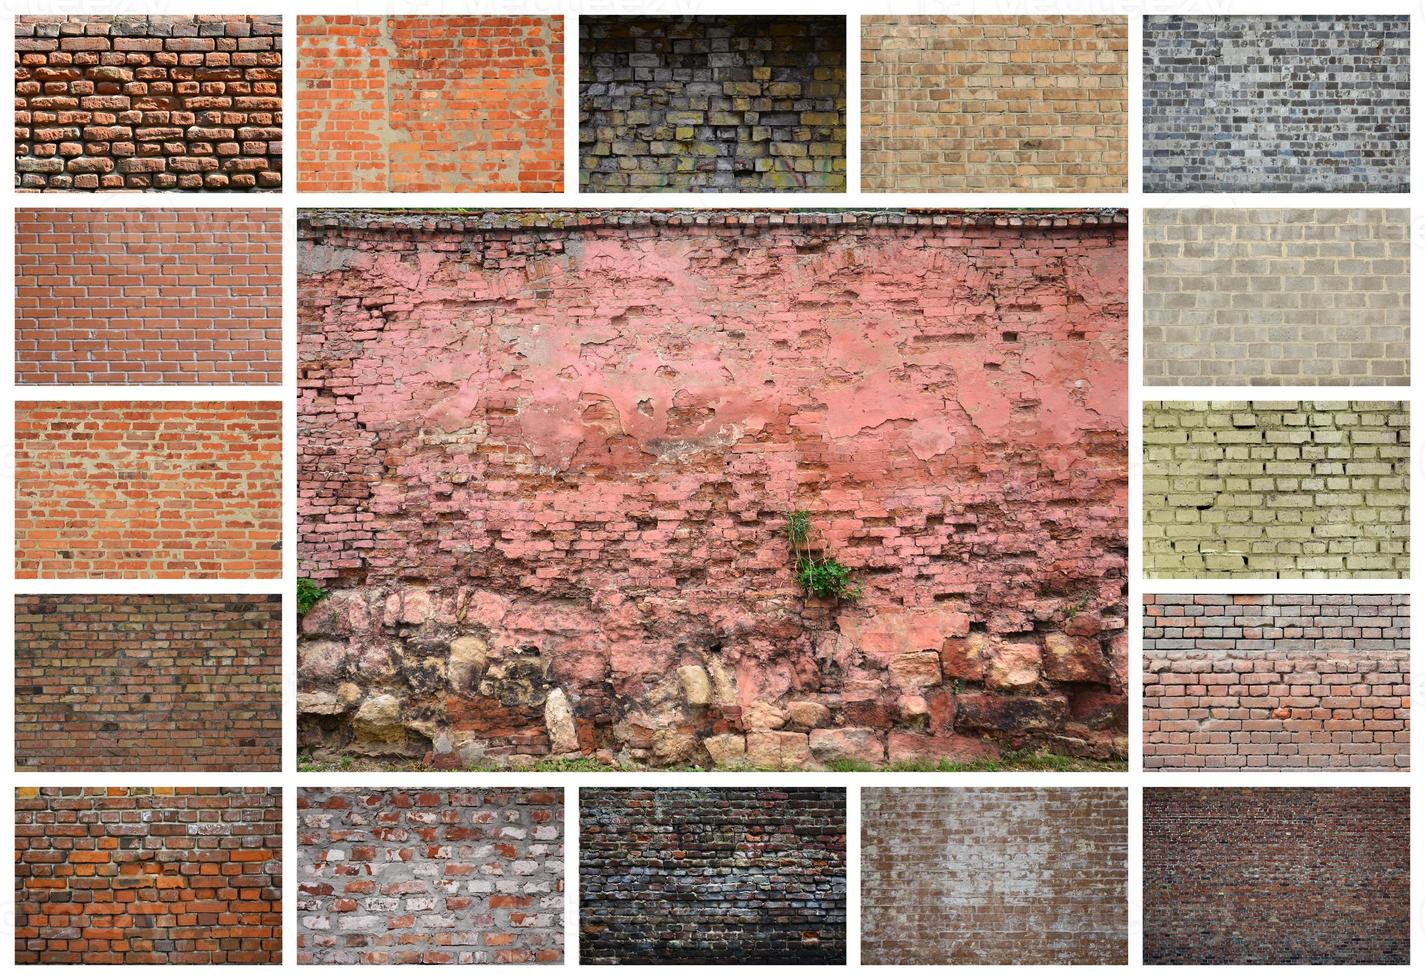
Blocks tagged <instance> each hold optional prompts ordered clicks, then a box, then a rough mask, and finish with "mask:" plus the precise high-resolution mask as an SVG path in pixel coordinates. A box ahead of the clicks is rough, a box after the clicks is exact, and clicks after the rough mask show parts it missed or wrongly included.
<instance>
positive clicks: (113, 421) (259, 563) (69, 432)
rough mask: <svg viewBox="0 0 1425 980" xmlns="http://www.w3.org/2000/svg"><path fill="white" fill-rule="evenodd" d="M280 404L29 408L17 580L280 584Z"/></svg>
mask: <svg viewBox="0 0 1425 980" xmlns="http://www.w3.org/2000/svg"><path fill="white" fill-rule="evenodd" d="M281 574H282V407H281V405H279V404H278V403H276V402H108V401H101V402H21V403H19V404H18V405H16V407H15V575H16V577H17V578H86V577H89V578H93V577H104V578H276V577H277V576H279V575H281Z"/></svg>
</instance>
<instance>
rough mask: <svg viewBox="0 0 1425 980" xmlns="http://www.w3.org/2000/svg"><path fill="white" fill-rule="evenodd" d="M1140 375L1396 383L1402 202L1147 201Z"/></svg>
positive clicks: (1404, 313) (1404, 244)
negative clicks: (1241, 204)
mask: <svg viewBox="0 0 1425 980" xmlns="http://www.w3.org/2000/svg"><path fill="white" fill-rule="evenodd" d="M1143 226H1144V227H1143V238H1144V243H1145V245H1144V259H1143V343H1144V347H1143V378H1144V381H1145V382H1146V383H1147V384H1154V385H1175V384H1198V385H1201V384H1222V385H1408V384H1409V383H1410V212H1409V211H1408V210H1405V209H1404V208H1400V209H1388V208H1354V209H1351V210H1344V209H1327V208H1293V209H1290V210H1288V209H1284V208H1251V209H1234V208H1191V209H1174V210H1157V209H1151V210H1148V211H1145V212H1144V219H1143Z"/></svg>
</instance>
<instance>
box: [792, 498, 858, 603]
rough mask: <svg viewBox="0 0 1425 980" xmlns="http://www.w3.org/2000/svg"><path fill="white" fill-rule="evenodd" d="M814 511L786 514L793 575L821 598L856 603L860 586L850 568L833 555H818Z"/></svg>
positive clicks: (798, 511) (802, 586)
mask: <svg viewBox="0 0 1425 980" xmlns="http://www.w3.org/2000/svg"><path fill="white" fill-rule="evenodd" d="M811 532H812V526H811V513H810V512H808V511H805V510H794V511H791V512H789V513H788V514H787V544H788V545H789V546H790V548H791V552H792V575H793V577H794V578H795V579H796V581H797V585H799V586H801V588H802V591H803V592H805V593H806V594H807V595H810V596H815V597H816V598H818V599H837V600H846V601H850V602H854V601H855V600H857V599H859V598H861V587H860V586H859V585H856V584H855V582H854V581H853V580H852V572H851V569H849V568H847V567H846V566H845V565H843V564H841V562H839V561H837V560H836V558H834V557H833V556H831V555H821V556H820V557H818V556H817V555H816V554H815V553H814V552H815V550H816V549H813V548H812V547H811V546H810V544H809V542H810V540H811Z"/></svg>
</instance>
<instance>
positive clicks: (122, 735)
mask: <svg viewBox="0 0 1425 980" xmlns="http://www.w3.org/2000/svg"><path fill="white" fill-rule="evenodd" d="M15 695H16V697H15V767H16V768H17V769H27V770H32V769H45V770H79V771H100V770H124V771H134V772H138V771H158V770H167V771H171V772H187V771H195V770H205V769H208V770H228V771H240V770H246V771H255V770H277V769H280V768H281V767H282V600H281V597H279V596H245V595H54V596H17V597H16V598H15Z"/></svg>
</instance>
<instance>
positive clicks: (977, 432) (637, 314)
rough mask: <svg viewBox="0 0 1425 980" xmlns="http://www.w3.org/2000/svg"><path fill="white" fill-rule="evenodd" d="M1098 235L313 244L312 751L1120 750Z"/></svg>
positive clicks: (308, 227) (940, 231)
mask: <svg viewBox="0 0 1425 980" xmlns="http://www.w3.org/2000/svg"><path fill="white" fill-rule="evenodd" d="M1121 217H1122V216H1121V214H1116V213H1115V214H1099V213H1095V212H1072V213H1057V212H1056V213H1053V214H1049V215H1047V216H1043V217H1036V218H1033V219H1028V218H1025V217H1023V216H1021V215H1019V214H1013V215H1009V214H1005V213H1000V212H988V213H973V214H968V215H967V214H964V213H944V212H941V213H925V214H910V215H907V214H903V213H899V212H866V211H861V212H832V213H824V212H823V213H808V214H791V213H783V212H771V213H767V212H740V213H729V212H698V213H697V214H696V215H694V214H693V213H691V212H683V213H679V212H579V213H578V215H577V216H575V215H574V214H573V213H563V214H559V213H543V214H535V213H530V212H522V213H518V214H514V215H511V214H509V213H505V212H502V213H495V214H487V215H468V216H449V215H441V216H438V217H433V216H422V215H405V216H398V217H393V216H391V215H378V214H366V213H351V212H342V213H331V212H321V213H315V214H313V213H308V214H307V215H306V218H305V220H304V221H303V222H302V223H301V237H302V242H301V249H302V260H301V266H302V270H301V277H300V313H299V323H300V338H299V347H300V360H301V370H300V374H301V382H300V385H301V391H300V431H301V443H300V447H299V471H300V489H299V495H300V505H299V526H300V532H301V539H300V546H299V560H300V565H301V569H302V571H301V574H303V575H307V576H311V577H312V578H314V579H317V580H319V581H321V582H323V583H325V584H326V585H328V586H330V587H332V588H333V589H334V593H333V595H332V596H331V597H329V598H328V599H326V600H325V601H324V602H322V603H321V604H319V605H318V606H317V607H316V608H315V609H313V611H312V612H311V613H310V614H309V615H308V616H307V617H306V619H305V621H304V623H303V626H302V630H303V641H304V642H302V643H301V645H300V647H299V663H300V666H299V675H300V682H301V691H302V700H301V702H300V704H299V707H300V708H301V711H302V713H303V715H304V716H305V718H306V720H307V721H308V722H310V724H309V725H307V726H306V727H305V729H304V736H303V737H304V739H305V740H306V744H307V745H309V746H311V747H313V748H314V749H320V748H326V749H329V750H333V751H337V752H344V753H350V752H356V753H359V754H366V755H370V756H374V757H383V758H410V757H416V758H419V757H421V756H423V755H424V754H426V753H432V754H433V758H435V759H436V760H438V761H441V762H443V763H444V764H449V765H455V766H457V767H464V766H466V765H469V764H471V763H472V762H475V761H479V760H483V761H489V760H492V759H503V758H507V757H511V756H513V757H515V759H514V760H513V761H520V758H519V757H524V758H523V761H529V757H539V756H543V755H546V754H550V753H553V754H557V755H562V754H570V753H575V752H577V753H580V754H595V755H599V754H601V753H603V754H606V757H607V759H608V760H609V761H612V759H613V758H614V756H618V757H619V758H621V759H623V760H625V761H626V762H628V763H630V764H640V765H651V766H667V765H673V764H676V765H686V764H690V763H691V764H702V765H709V764H714V763H716V764H719V765H724V766H745V765H751V766H754V767H756V768H763V769H765V768H773V769H789V768H790V769H800V768H814V767H816V766H819V765H823V764H825V763H828V762H831V761H834V760H835V759H838V758H841V757H846V756H854V757H856V758H858V759H861V760H862V761H865V762H870V763H873V764H883V763H886V762H887V761H890V762H908V761H911V760H914V759H927V758H928V759H930V760H931V761H934V760H938V759H941V758H955V759H959V760H961V761H971V760H977V759H983V758H986V757H989V756H993V755H994V754H995V752H996V751H997V750H998V747H1000V746H1013V747H1028V746H1037V745H1052V746H1053V747H1055V748H1056V749H1057V750H1058V751H1063V752H1069V753H1073V754H1079V755H1096V756H1100V757H1104V756H1111V755H1114V754H1116V753H1118V754H1121V753H1122V752H1123V751H1124V750H1126V744H1125V742H1124V734H1125V732H1126V718H1125V717H1124V715H1125V708H1126V700H1125V699H1126V695H1125V693H1124V691H1123V680H1124V678H1126V671H1127V666H1126V659H1127V644H1126V637H1125V635H1124V633H1123V627H1124V618H1123V617H1124V614H1125V607H1124V591H1123V590H1124V582H1125V554H1126V538H1127V520H1126V508H1127V502H1126V482H1125V481H1126V463H1127V459H1126V456H1127V454H1126V444H1127V431H1126V410H1127V406H1126V385H1127V371H1126V358H1127V353H1126V348H1127V330H1126V322H1125V313H1126V296H1127V291H1126V274H1127V269H1126V260H1125V259H1126V257H1125V254H1124V243H1125V239H1124V234H1123V227H1122V225H1121V224H1118V223H1117V222H1118V221H1119V220H1121ZM555 325H557V329H554V326H555ZM798 508H801V509H806V510H808V511H810V512H811V514H812V515H813V519H814V523H815V525H816V527H817V528H818V529H819V530H818V531H817V535H816V543H815V545H814V546H815V547H824V548H825V549H826V551H827V552H828V553H830V554H834V555H836V556H837V557H838V559H839V560H841V561H843V562H845V563H846V564H847V565H848V566H850V567H851V568H853V569H855V574H856V579H857V581H858V583H859V584H860V586H861V587H862V589H863V592H862V595H861V597H860V598H859V599H858V600H856V601H854V602H844V603H839V604H838V603H836V602H833V601H829V600H817V599H809V598H808V597H807V596H805V595H804V594H803V593H802V592H801V590H800V589H799V588H798V587H797V585H796V583H795V582H794V580H793V576H792V574H791V571H790V568H791V564H790V562H791V559H790V556H789V554H788V544H787V538H786V534H785V525H786V515H787V513H788V512H789V511H791V510H794V509H798ZM551 515H554V516H551Z"/></svg>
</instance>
